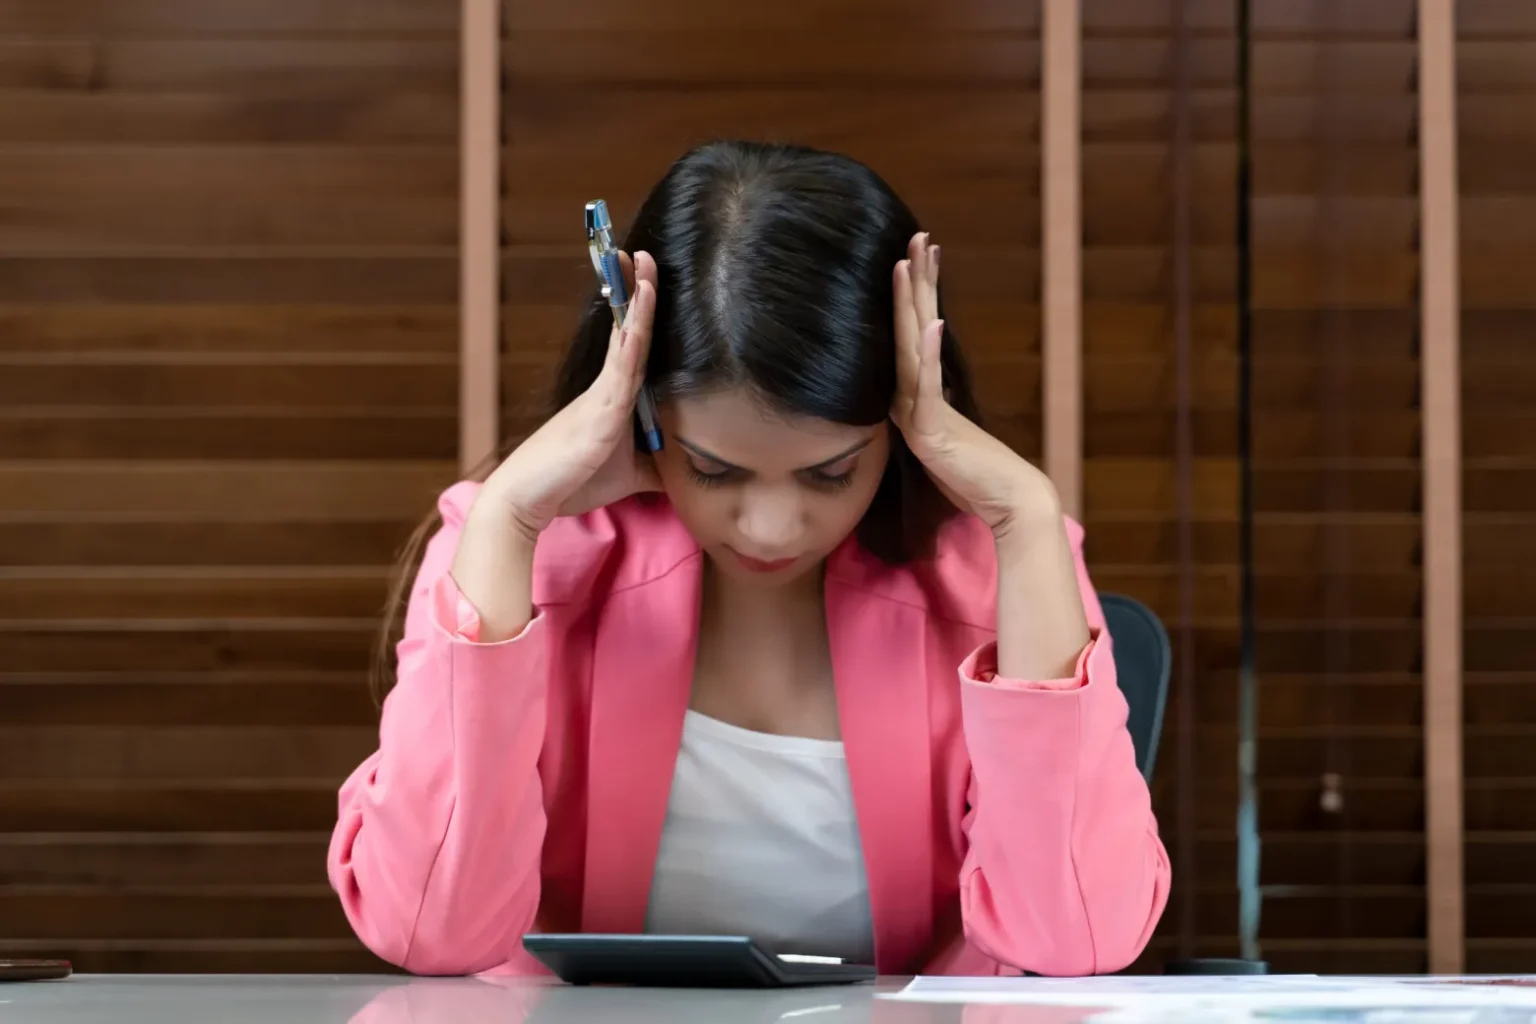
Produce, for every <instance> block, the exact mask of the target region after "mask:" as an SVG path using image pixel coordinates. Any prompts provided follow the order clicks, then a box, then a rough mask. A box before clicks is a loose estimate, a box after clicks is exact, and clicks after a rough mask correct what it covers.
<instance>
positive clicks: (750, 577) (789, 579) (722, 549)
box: [708, 545, 822, 587]
mask: <svg viewBox="0 0 1536 1024" xmlns="http://www.w3.org/2000/svg"><path fill="white" fill-rule="evenodd" d="M708 550H709V557H710V559H711V560H712V561H713V562H714V563H715V568H717V569H719V570H720V572H721V573H723V574H724V575H726V576H729V577H730V578H731V579H733V580H738V581H740V582H742V583H745V584H749V585H751V586H754V587H782V586H785V585H787V584H790V583H794V582H795V581H796V580H801V579H804V578H805V576H806V574H808V573H809V572H811V571H812V570H814V569H815V568H816V567H817V566H818V565H820V564H821V561H822V560H821V559H820V558H817V557H814V556H809V555H808V556H804V557H802V558H800V559H799V560H797V561H796V562H795V564H794V565H791V566H789V567H787V568H784V569H780V570H777V571H769V572H760V571H755V570H753V569H749V568H748V567H747V566H745V565H743V564H742V561H741V559H740V558H739V557H738V556H737V555H736V553H735V552H734V551H732V550H731V549H730V548H729V547H727V546H725V545H720V546H719V547H711V548H709V549H708Z"/></svg>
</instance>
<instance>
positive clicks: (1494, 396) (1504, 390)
mask: <svg viewBox="0 0 1536 1024" xmlns="http://www.w3.org/2000/svg"><path fill="white" fill-rule="evenodd" d="M1458 29H1459V32H1458V45H1457V51H1456V57H1457V79H1458V97H1457V105H1458V108H1459V109H1458V118H1459V126H1460V145H1459V152H1458V165H1459V170H1460V183H1461V286H1462V317H1461V332H1462V333H1461V344H1462V437H1463V471H1462V481H1463V500H1464V503H1465V513H1464V523H1463V535H1462V536H1463V544H1462V549H1463V558H1464V561H1463V573H1462V574H1463V579H1464V581H1465V582H1464V585H1465V604H1464V609H1465V610H1464V615H1465V625H1464V630H1463V638H1464V652H1463V656H1464V659H1465V677H1464V678H1465V687H1464V690H1463V706H1464V715H1465V727H1464V733H1463V736H1464V743H1463V747H1464V765H1465V772H1466V781H1465V791H1464V796H1465V818H1466V829H1467V832H1466V926H1467V969H1468V970H1472V971H1513V970H1520V971H1529V970H1532V969H1533V968H1536V922H1533V918H1532V914H1531V910H1532V908H1533V906H1536V873H1533V871H1532V865H1536V800H1533V799H1532V797H1533V791H1536V768H1533V765H1536V758H1533V756H1532V753H1531V752H1532V749H1533V740H1536V701H1533V700H1532V699H1531V694H1532V693H1533V692H1536V691H1533V688H1532V684H1533V683H1536V586H1533V584H1532V575H1531V571H1530V567H1531V565H1532V561H1533V557H1536V410H1533V405H1532V396H1533V395H1536V291H1533V289H1532V286H1531V282H1532V280H1533V276H1532V268H1531V264H1532V259H1531V254H1532V249H1533V247H1536V7H1533V6H1532V5H1530V4H1527V3H1522V2H1520V0H1462V2H1461V3H1460V4H1459V10H1458Z"/></svg>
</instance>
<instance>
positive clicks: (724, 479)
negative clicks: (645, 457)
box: [683, 461, 854, 491]
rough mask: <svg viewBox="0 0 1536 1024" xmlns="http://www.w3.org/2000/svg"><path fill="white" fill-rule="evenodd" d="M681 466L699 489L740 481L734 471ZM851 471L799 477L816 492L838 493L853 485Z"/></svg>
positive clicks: (691, 463)
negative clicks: (714, 470)
mask: <svg viewBox="0 0 1536 1024" xmlns="http://www.w3.org/2000/svg"><path fill="white" fill-rule="evenodd" d="M683 465H684V466H685V467H686V468H687V470H688V476H689V478H690V479H691V480H692V481H693V482H694V483H696V484H698V485H699V486H700V487H723V486H724V485H726V484H729V483H735V482H736V481H738V480H740V479H741V472H740V471H739V470H735V469H725V470H721V471H720V472H718V473H705V472H704V471H703V470H701V469H699V468H698V467H697V466H695V465H694V464H693V462H692V461H685V462H684V463H683ZM853 473H854V471H853V469H852V468H849V469H847V470H845V471H844V472H842V473H836V474H833V473H819V472H815V471H807V472H805V473H802V474H801V475H800V478H801V479H802V480H804V481H805V483H806V484H807V485H808V486H810V487H813V488H815V489H816V490H818V491H840V490H842V489H843V488H845V487H847V486H848V485H849V484H851V483H853Z"/></svg>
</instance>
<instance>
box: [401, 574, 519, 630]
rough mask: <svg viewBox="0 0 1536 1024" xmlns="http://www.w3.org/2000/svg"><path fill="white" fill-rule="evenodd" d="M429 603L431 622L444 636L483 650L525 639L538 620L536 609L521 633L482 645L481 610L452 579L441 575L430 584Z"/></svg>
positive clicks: (450, 576)
mask: <svg viewBox="0 0 1536 1024" xmlns="http://www.w3.org/2000/svg"><path fill="white" fill-rule="evenodd" d="M429 600H430V601H431V608H432V619H433V622H434V624H435V625H436V626H437V628H438V629H439V630H440V631H442V632H443V633H445V634H447V636H448V638H449V639H450V640H454V641H457V642H459V643H466V644H476V645H479V646H483V647H496V646H499V644H510V643H516V642H517V641H518V640H521V639H522V638H523V637H525V636H527V635H528V633H529V631H530V630H532V629H533V628H534V625H535V623H537V622H538V621H539V619H540V617H541V616H540V613H539V610H538V609H537V608H535V609H534V610H533V617H532V618H531V619H529V620H528V625H526V626H524V627H523V629H522V632H520V633H518V634H517V636H514V637H511V638H509V639H507V640H502V641H498V642H497V643H491V644H482V643H481V642H480V611H479V609H477V608H476V607H475V606H474V605H473V604H472V603H471V602H470V600H469V598H467V597H465V596H464V593H463V591H461V590H459V585H458V584H457V583H456V582H454V579H453V576H452V575H451V574H449V573H444V574H443V575H441V576H439V577H438V578H437V580H436V582H434V583H433V584H432V590H431V593H430V594H429Z"/></svg>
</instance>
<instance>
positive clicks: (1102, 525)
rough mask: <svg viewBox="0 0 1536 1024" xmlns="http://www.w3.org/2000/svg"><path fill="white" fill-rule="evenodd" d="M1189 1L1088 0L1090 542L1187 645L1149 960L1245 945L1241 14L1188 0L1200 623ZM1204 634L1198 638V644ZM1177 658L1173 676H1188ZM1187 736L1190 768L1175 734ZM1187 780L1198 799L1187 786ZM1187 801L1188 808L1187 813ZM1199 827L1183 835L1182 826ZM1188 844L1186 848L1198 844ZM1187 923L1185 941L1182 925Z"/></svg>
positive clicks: (1096, 569)
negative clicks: (1164, 870) (1192, 723)
mask: <svg viewBox="0 0 1536 1024" xmlns="http://www.w3.org/2000/svg"><path fill="white" fill-rule="evenodd" d="M1175 14H1176V0H1168V2H1162V3H1140V4H1126V3H1116V2H1109V0H1085V2H1084V4H1083V100H1082V116H1083V127H1082V131H1083V165H1082V167H1083V307H1084V308H1083V349H1084V353H1083V387H1084V410H1085V411H1084V416H1085V422H1084V435H1083V436H1084V458H1085V466H1084V484H1085V487H1084V497H1085V502H1084V519H1085V525H1086V526H1087V530H1088V548H1087V554H1088V558H1089V562H1090V567H1091V569H1092V571H1093V573H1094V577H1095V581H1096V582H1097V584H1098V586H1099V587H1100V588H1101V589H1104V590H1110V591H1117V592H1120V593H1126V594H1130V595H1132V596H1134V597H1137V598H1139V599H1141V600H1143V601H1145V602H1147V603H1148V604H1149V605H1150V606H1151V607H1152V608H1153V609H1154V610H1156V611H1157V612H1158V613H1159V614H1160V615H1161V616H1162V617H1163V619H1164V621H1165V622H1166V623H1167V625H1168V627H1169V631H1170V633H1171V634H1172V635H1173V639H1174V642H1175V657H1176V659H1178V663H1179V666H1180V667H1182V665H1183V664H1184V663H1185V661H1186V660H1189V659H1193V662H1194V665H1193V669H1194V673H1195V676H1194V680H1193V683H1194V686H1193V688H1194V691H1195V694H1196V700H1195V702H1194V704H1195V706H1194V707H1193V708H1190V709H1188V710H1190V711H1191V712H1192V713H1193V714H1194V715H1195V716H1196V719H1197V721H1198V723H1199V728H1198V731H1197V734H1196V736H1195V737H1193V738H1190V737H1189V736H1188V735H1187V734H1181V732H1180V729H1179V726H1178V722H1179V718H1180V716H1181V714H1183V713H1184V711H1185V710H1186V709H1185V707H1184V705H1183V703H1182V701H1180V700H1179V699H1178V696H1179V695H1178V694H1177V693H1175V694H1174V695H1173V698H1172V699H1171V700H1170V704H1169V707H1168V710H1167V718H1166V720H1165V726H1164V739H1163V745H1162V750H1163V752H1162V753H1161V754H1160V755H1159V760H1158V770H1157V776H1156V778H1155V780H1154V786H1153V796H1154V802H1155V805H1156V809H1157V812H1158V818H1159V822H1160V824H1161V827H1162V832H1163V836H1164V839H1165V842H1166V844H1167V845H1168V847H1169V852H1170V855H1171V857H1172V858H1173V861H1174V877H1175V885H1176V889H1175V893H1174V896H1173V898H1172V900H1171V902H1170V904H1169V909H1168V911H1167V913H1166V914H1165V916H1164V918H1163V922H1162V926H1161V928H1160V929H1159V935H1158V937H1157V938H1156V939H1155V940H1154V942H1153V944H1152V947H1151V948H1150V949H1149V951H1148V953H1147V955H1145V956H1144V957H1143V958H1142V961H1141V964H1140V968H1141V969H1148V970H1158V969H1160V965H1161V963H1162V961H1164V960H1166V959H1168V958H1170V957H1173V956H1176V955H1179V954H1181V953H1192V954H1196V955H1206V956H1215V955H1229V956H1230V955H1236V953H1237V948H1236V944H1235V936H1236V934H1237V893H1236V886H1235V883H1234V879H1235V867H1234V865H1235V862H1236V861H1235V852H1234V848H1233V842H1232V836H1233V829H1234V821H1235V811H1236V807H1237V792H1236V771H1235V766H1236V747H1235V738H1236V733H1235V723H1236V711H1237V701H1236V691H1235V684H1236V669H1237V643H1238V633H1237V623H1238V587H1237V571H1236V565H1237V558H1238V547H1237V536H1238V534H1237V511H1238V487H1237V483H1238V478H1237V462H1236V459H1235V457H1234V456H1235V451H1236V426H1237V417H1236V409H1237V371H1236V362H1235V356H1234V353H1235V336H1236V307H1235V297H1236V292H1235V253H1236V249H1235V246H1234V236H1233V215H1234V210H1235V204H1236V179H1235V169H1236V162H1235V156H1236V150H1235V147H1234V138H1235V136H1234V132H1235V123H1236V122H1235V109H1236V107H1235V95H1236V94H1235V88H1234V81H1235V80H1234V66H1235V65H1234V62H1235V54H1236V49H1235V24H1234V21H1233V18H1232V5H1231V4H1215V3H1189V4H1186V5H1185V10H1184V17H1185V18H1186V24H1187V26H1188V28H1187V33H1188V36H1187V38H1188V46H1189V51H1188V52H1189V56H1190V67H1189V69H1188V75H1187V79H1186V81H1187V89H1186V91H1185V93H1184V95H1185V97H1186V99H1187V104H1188V107H1187V109H1188V112H1189V118H1190V122H1189V140H1190V145H1189V148H1188V149H1187V150H1186V151H1185V154H1184V155H1185V160H1184V165H1185V167H1186V170H1185V172H1184V173H1185V174H1186V176H1187V177H1186V179H1185V180H1186V183H1187V185H1188V188H1189V195H1190V208H1189V209H1190V218H1189V222H1188V223H1189V231H1190V238H1189V243H1190V248H1189V252H1188V255H1189V289H1188V291H1189V297H1190V300H1191V303H1192V304H1191V306H1190V310H1189V312H1190V349H1191V362H1190V384H1191V392H1192V394H1191V397H1192V410H1191V412H1192V415H1191V424H1190V426H1191V428H1192V430H1191V432H1192V442H1193V444H1192V447H1193V452H1192V454H1193V459H1192V462H1191V464H1190V466H1189V472H1188V474H1187V477H1185V478H1183V479H1185V480H1187V487H1188V500H1189V507H1190V510H1191V512H1192V518H1193V530H1192V534H1191V538H1192V544H1193V552H1192V553H1193V563H1194V564H1193V569H1194V572H1193V594H1192V603H1193V608H1194V619H1193V622H1191V623H1189V625H1190V626H1192V627H1193V628H1192V629H1191V630H1189V631H1188V635H1187V636H1186V635H1185V630H1184V629H1183V627H1184V625H1185V623H1184V621H1183V620H1182V617H1181V615H1180V608H1181V603H1182V602H1181V597H1182V596H1183V595H1182V593H1181V580H1180V572H1179V560H1180V506H1181V500H1180V488H1181V486H1185V484H1184V483H1182V482H1181V475H1180V467H1179V466H1178V464H1177V462H1176V459H1175V451H1176V438H1177V408H1178V407H1177V398H1178V359H1177V332H1176V326H1177V316H1176V305H1175V287H1176V281H1177V275H1176V269H1177V256H1178V254H1177V252H1176V248H1175V241H1176V232H1175V219H1174V202H1175V186H1176V174H1177V168H1178V166H1179V162H1178V160H1177V157H1178V155H1179V154H1178V153H1177V152H1176V149H1175V132H1176V127H1177V125H1176V116H1177V114H1178V107H1177V104H1178V102H1179V92H1178V88H1177V84H1178V79H1177V68H1176V66H1175V52H1176V45H1177V39H1178V34H1177V30H1176V23H1175V21H1174V18H1175ZM1186 641H1192V642H1186ZM1177 678H1178V675H1177V673H1176V674H1175V690H1176V691H1177V689H1178V685H1177ZM1184 743H1192V744H1193V745H1194V749H1193V755H1194V760H1193V766H1194V769H1195V773H1194V774H1189V775H1187V776H1186V775H1185V773H1184V772H1183V771H1182V770H1181V769H1182V766H1181V759H1180V754H1179V747H1180V746H1181V745H1182V744H1184ZM1185 785H1188V786H1189V787H1191V788H1190V791H1189V794H1188V800H1187V802H1185V801H1181V799H1180V797H1181V792H1182V787H1183V786H1185ZM1185 810H1187V811H1188V812H1189V816H1188V817H1187V818H1186V817H1185V815H1184V813H1182V812H1184V811H1185ZM1186 831H1188V832H1192V833H1193V835H1194V837H1195V839H1196V842H1195V843H1194V845H1193V846H1192V847H1187V846H1186V844H1185V843H1184V841H1183V836H1184V834H1185V832H1186ZM1190 853H1192V854H1193V859H1192V860H1191V859H1189V858H1188V856H1187V855H1188V854H1190ZM1186 936H1187V937H1191V938H1193V940H1194V942H1193V946H1192V947H1191V948H1187V949H1186V948H1184V947H1183V946H1182V943H1181V939H1182V938H1184V937H1186Z"/></svg>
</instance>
